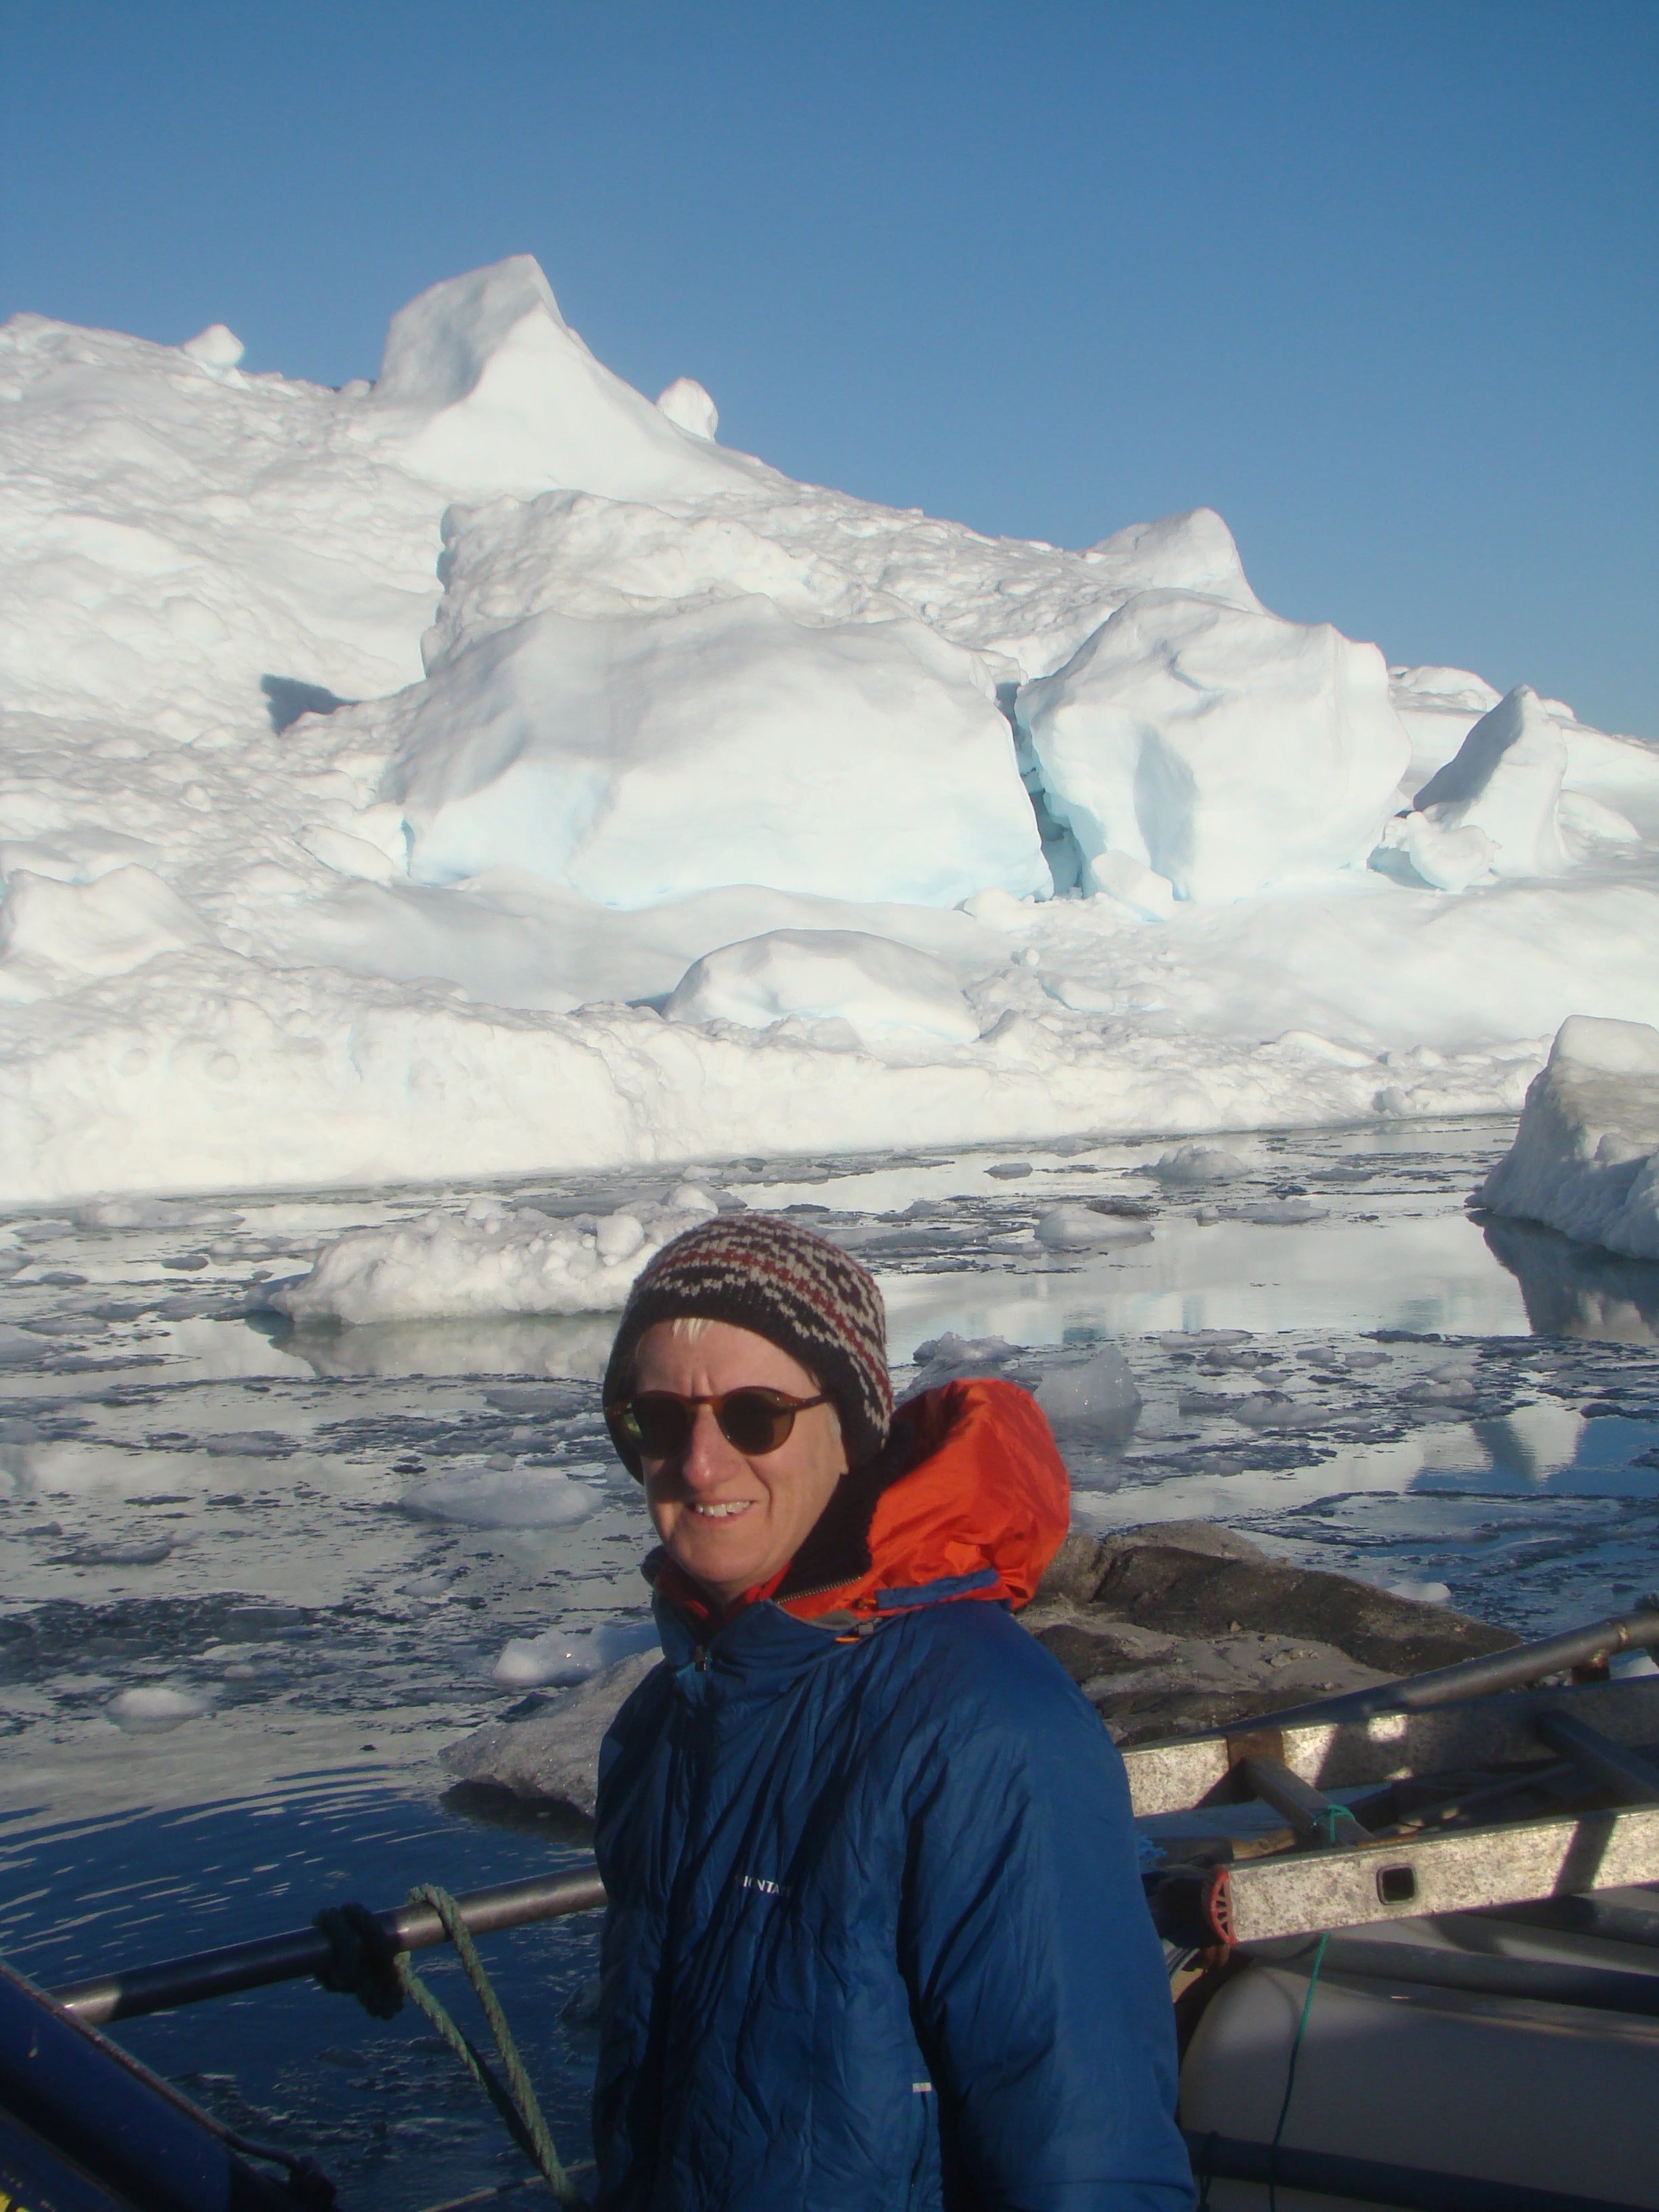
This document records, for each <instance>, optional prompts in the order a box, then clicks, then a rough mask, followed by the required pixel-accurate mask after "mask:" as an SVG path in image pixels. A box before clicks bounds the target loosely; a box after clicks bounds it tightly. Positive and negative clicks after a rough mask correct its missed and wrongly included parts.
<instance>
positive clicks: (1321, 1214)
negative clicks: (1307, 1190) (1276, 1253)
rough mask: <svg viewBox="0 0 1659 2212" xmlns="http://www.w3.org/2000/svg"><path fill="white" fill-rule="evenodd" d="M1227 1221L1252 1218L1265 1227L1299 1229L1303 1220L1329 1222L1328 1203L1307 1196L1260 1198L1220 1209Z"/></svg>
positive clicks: (1249, 1219)
mask: <svg viewBox="0 0 1659 2212" xmlns="http://www.w3.org/2000/svg"><path fill="white" fill-rule="evenodd" d="M1217 1212H1218V1213H1219V1214H1220V1216H1221V1218H1222V1219H1223V1220H1224V1221H1253V1222H1255V1224H1256V1225H1257V1226H1258V1227H1260V1228H1262V1229H1296V1228H1299V1227H1300V1226H1301V1225H1302V1224H1303V1223H1304V1221H1328V1220H1329V1219H1330V1214H1331V1209H1330V1208H1329V1206H1316V1205H1315V1204H1314V1203H1313V1201H1312V1200H1311V1199H1306V1198H1261V1199H1255V1200H1251V1201H1250V1202H1249V1204H1248V1205H1244V1206H1218V1208H1217Z"/></svg>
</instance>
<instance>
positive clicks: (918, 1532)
mask: <svg viewBox="0 0 1659 2212" xmlns="http://www.w3.org/2000/svg"><path fill="white" fill-rule="evenodd" d="M844 1487H845V1488H846V1490H847V1492H848V1501H847V1502H848V1507H849V1508H853V1509H854V1510H856V1509H857V1507H858V1505H859V1503H860V1493H862V1498H863V1499H864V1500H866V1501H867V1500H868V1499H869V1498H870V1496H871V1493H872V1491H873V1493H874V1496H873V1510H872V1511H870V1512H869V1514H868V1519H867V1522H866V1523H865V1526H864V1528H863V1529H862V1531H860V1530H859V1528H858V1527H857V1522H856V1520H854V1521H852V1522H850V1524H849V1521H848V1515H847V1514H846V1513H842V1514H836V1513H834V1512H829V1513H826V1514H825V1516H824V1521H823V1522H821V1523H820V1524H819V1528H817V1529H815V1530H814V1531H813V1533H812V1535H811V1536H810V1537H809V1538H808V1539H807V1541H806V1543H805V1545H804V1546H803V1547H802V1548H801V1551H800V1553H799V1554H798V1555H797V1557H796V1559H795V1560H794V1562H793V1565H791V1567H790V1569H789V1570H788V1571H787V1573H786V1574H785V1575H784V1576H783V1577H781V1580H780V1582H779V1583H778V1584H777V1585H776V1586H775V1590H774V1591H773V1592H772V1593H769V1595H775V1598H776V1601H777V1602H778V1604H780V1605H781V1606H782V1607H783V1608H784V1610H785V1611H786V1612H787V1613H793V1614H794V1616H795V1618H796V1619H797V1620H817V1619H818V1618H819V1617H820V1616H822V1615H823V1614H825V1613H854V1614H857V1615H860V1616H867V1615H871V1614H875V1613H894V1612H901V1611H904V1610H906V1609H907V1607H908V1605H927V1604H930V1603H935V1602H937V1601H939V1600H940V1599H945V1598H952V1597H976V1598H1000V1599H1006V1601H1008V1602H1009V1603H1010V1604H1012V1605H1015V1606H1021V1605H1024V1604H1025V1603H1026V1602H1027V1601H1028V1600H1029V1599H1030V1597H1031V1596H1032V1595H1034V1594H1035V1592H1036V1586H1037V1583H1038V1582H1039V1580H1040V1579H1041V1577H1042V1571H1043V1569H1044V1568H1045V1567H1046V1566H1047V1565H1048V1562H1049V1560H1050V1559H1053V1558H1054V1553H1056V1552H1057V1551H1058V1550H1059V1549H1060V1545H1061V1544H1062V1543H1063V1542H1064V1541H1065V1537H1066V1528H1067V1526H1068V1524H1069V1521H1070V1516H1071V1485H1070V1482H1069V1480H1068V1479H1067V1476H1066V1468H1065V1464H1064V1462H1062V1460H1061V1459H1060V1454H1059V1452H1058V1450H1057V1449H1055V1446H1054V1437H1053V1435H1052V1433H1051V1432H1050V1430H1049V1427H1048V1422H1047V1421H1046V1420H1045V1419H1043V1417H1042V1413H1040V1412H1039V1411H1038V1409H1037V1405H1036V1400H1035V1399H1034V1398H1032V1397H1031V1395H1030V1393H1029V1392H1027V1391H1024V1390H1021V1389H1018V1388H1017V1387H1016V1386H1015V1385H1014V1384H1013V1383H994V1382H963V1383H945V1385H944V1386H943V1387H942V1388H941V1389H937V1390H928V1391H926V1392H924V1393H923V1395H921V1397H920V1398H913V1399H912V1400H911V1401H910V1402H909V1403H908V1405H905V1406H901V1407H899V1409H898V1411H897V1413H896V1414H895V1416H894V1419H893V1430H892V1435H891V1437H890V1440H889V1443H888V1446H887V1449H886V1450H885V1451H884V1453H883V1455H882V1457H881V1459H880V1461H879V1462H878V1463H877V1466H876V1467H875V1468H873V1469H871V1470H868V1471H865V1470H860V1473H859V1474H857V1475H854V1476H850V1477H848V1480H847V1483H846V1485H845V1486H844ZM858 1517H859V1518H862V1515H861V1514H860V1515H859V1516H858ZM836 1520H839V1521H840V1522H841V1523H842V1526H841V1527H840V1528H830V1527H827V1526H826V1524H829V1523H831V1522H833V1521H836ZM821 1534H822V1535H823V1538H824V1539H825V1540H826V1541H819V1539H820V1536H821ZM860 1534H861V1538H862V1541H859V1538H860ZM815 1554H817V1555H818V1556H817V1557H815ZM837 1554H839V1557H837V1556H836V1555H837ZM837 1569H841V1570H843V1571H842V1572H841V1574H840V1578H839V1579H836V1580H831V1581H829V1582H824V1581H823V1580H821V1579H820V1577H821V1576H822V1575H823V1574H824V1573H829V1574H830V1575H835V1574H836V1571H837ZM792 1585H793V1589H792Z"/></svg>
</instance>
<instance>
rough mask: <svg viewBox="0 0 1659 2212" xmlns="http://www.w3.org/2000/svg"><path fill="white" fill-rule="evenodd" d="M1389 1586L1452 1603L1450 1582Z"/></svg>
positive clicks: (1422, 1600)
mask: <svg viewBox="0 0 1659 2212" xmlns="http://www.w3.org/2000/svg"><path fill="white" fill-rule="evenodd" d="M1389 1589H1391V1590H1392V1591H1393V1593H1394V1595H1395V1596H1396V1597H1409V1598H1415V1599H1416V1601H1417V1602H1418V1603H1419V1605H1449V1604H1450V1603H1451V1584H1450V1583H1417V1582H1410V1581H1407V1582H1396V1583H1389ZM1656 1671H1659V1670H1656Z"/></svg>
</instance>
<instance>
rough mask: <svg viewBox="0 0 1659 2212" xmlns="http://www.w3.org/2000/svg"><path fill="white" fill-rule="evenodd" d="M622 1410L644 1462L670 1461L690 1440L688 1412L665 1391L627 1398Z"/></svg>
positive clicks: (683, 1403) (690, 1415)
mask: <svg viewBox="0 0 1659 2212" xmlns="http://www.w3.org/2000/svg"><path fill="white" fill-rule="evenodd" d="M626 1410H627V1412H628V1413H629V1417H630V1419H631V1422H632V1425H633V1430H634V1433H635V1437H637V1438H638V1440H639V1449H640V1450H641V1451H642V1452H643V1453H644V1455H645V1456H646V1457H647V1459H672V1458H673V1457H674V1455H675V1454H676V1453H677V1452H683V1451H684V1449H685V1447H686V1445H687V1443H689V1442H690V1437H691V1422H692V1418H693V1416H692V1409H691V1407H690V1406H688V1405H686V1404H685V1402H684V1400H682V1399H679V1398H676V1397H673V1396H672V1395H670V1393H669V1392H667V1391H660V1392H659V1391H655V1390H651V1391H647V1393H646V1395H644V1396H643V1397H642V1398H631V1399H629V1402H628V1407H627V1409H626Z"/></svg>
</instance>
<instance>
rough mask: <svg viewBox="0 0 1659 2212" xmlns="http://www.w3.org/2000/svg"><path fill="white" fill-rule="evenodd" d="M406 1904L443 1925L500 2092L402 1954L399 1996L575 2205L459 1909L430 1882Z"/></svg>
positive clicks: (563, 2200) (561, 2196)
mask: <svg viewBox="0 0 1659 2212" xmlns="http://www.w3.org/2000/svg"><path fill="white" fill-rule="evenodd" d="M407 1901H408V1902H409V1903H410V1905H430V1906H431V1907H432V1910H433V1911H435V1913H436V1914H437V1916H438V1917H439V1919H440V1920H441V1922H442V1923H443V1929H444V1933H445V1935H447V1936H448V1938H449V1940H450V1942H452V1943H453V1945H454V1946H455V1949H456V1952H457V1954H458V1955H459V1959H460V1961H461V1965H462V1966H464V1967H465V1970H466V1978H467V1979H468V1981H470V1982H471V1984H472V1992H473V1995H474V1996H476V1997H477V2000H478V2003H479V2005H480V2007H481V2008H483V2016H484V2018H485V2019H486V2020H487V2021H489V2032H490V2033H491V2035H492V2036H494V2038H495V2048H496V2051H498V2052H499V2054H500V2057H501V2068H502V2070H503V2072H504V2073H505V2074H506V2075H507V2081H506V2084H505V2086H503V2085H502V2083H501V2082H500V2081H497V2080H496V2078H495V2074H494V2073H493V2072H492V2071H491V2069H490V2068H489V2064H488V2063H486V2061H485V2059H484V2057H483V2053H482V2052H481V2051H479V2049H478V2047H477V2045H476V2044H475V2043H474V2042H473V2041H472V2039H471V2037H470V2036H468V2035H466V2034H465V2033H463V2032H462V2030H461V2029H460V2028H459V2027H457V2026H456V2024H455V2022H454V2021H453V2020H452V2019H451V2018H450V2016H449V2015H448V2013H447V2011H446V2010H445V2009H444V2007H443V2005H442V2004H441V2002H440V2001H439V1999H438V1998H437V1997H435V1996H434V1995H433V1993H432V1991H431V1990H429V1989H428V1987H427V1985H426V1984H425V1983H424V1982H423V1981H422V1979H421V1978H420V1976H419V1975H418V1974H417V1973H416V1971H415V1969H414V1968H413V1966H410V1963H409V1960H408V1956H407V1954H404V1953H403V1952H399V1953H398V1954H397V1974H398V1981H399V1983H400V1984H402V1986H403V1990H404V1994H405V1995H406V1996H409V1997H410V1998H412V1999H413V2001H414V2002H415V2003H416V2005H417V2006H418V2007H419V2008H420V2009H421V2010H422V2012H423V2013H424V2014H425V2015H426V2017H427V2018H428V2020H429V2021H431V2023H432V2025H433V2027H435V2028H436V2029H437V2031H438V2033H439V2034H440V2035H441V2036H442V2038H443V2039H444V2041H445V2042H446V2043H447V2045H449V2047H450V2049H451V2050H452V2051H453V2052H454V2054H455V2056H456V2057H458V2058H459V2060H460V2062H461V2063H462V2065H463V2066H465V2069H466V2070H467V2072H468V2073H469V2074H470V2075H471V2076H472V2078H473V2080H474V2081H476V2082H477V2085H478V2087H480V2088H481V2089H482V2090H483V2093H484V2094H485V2096H487V2097H488V2098H489V2101H490V2103H491V2104H492V2105H493V2106H495V2110H496V2112H498V2113H499V2114H500V2115H501V2119H502V2121H503V2122H504V2124H505V2125H506V2127H507V2133H508V2134H509V2135H510V2136H512V2138H513V2142H515V2143H517V2145H518V2146H519V2148H520V2150H521V2151H522V2152H523V2153H524V2154H525V2156H526V2158H527V2159H528V2160H530V2162H531V2164H532V2166H535V2167H536V2169H537V2171H538V2172H539V2173H540V2174H541V2175H542V2177H543V2178H544V2180H545V2181H546V2183H547V2185H548V2187H549V2188H550V2190H551V2191H552V2192H553V2196H554V2198H555V2200H556V2203H560V2204H564V2205H580V2203H581V2201H582V2199H581V2197H580V2194H579V2193H578V2191H577V2189H576V2185H575V2184H574V2181H572V2180H571V2179H570V2177H569V2175H568V2173H567V2172H565V2170H564V2167H563V2166H562V2165H561V2164H560V2162H559V2154H558V2152H557V2151H556V2149H555V2148H554V2147H553V2138H552V2136H551V2135H550V2133H549V2132H548V2127H547V2123H546V2121H545V2120H544V2119H543V2118H542V2110H541V2106H539V2105H538V2103H537V2101H536V2092H535V2090H534V2088H533V2087H532V2085H531V2080H530V2076H529V2075H528V2074H527V2073H526V2071H525V2066H524V2061H523V2060H522V2059H521V2058H520V2056H519V2046H518V2045H517V2044H516V2043H515V2042H514V2041H513V2031H512V2029H511V2028H510V2027H508V2026H507V2015H506V2014H505V2013H504V2012H503V2011H502V2010H501V2000H500V1999H499V1998H498V1997H497V1996H496V1995H495V1990H494V1989H493V1988H492V1987H491V1986H490V1981H489V1975H488V1974H487V1973H486V1972H484V1963H483V1960H482V1959H481V1958H480V1957H479V1956H478V1947H477V1944H476V1943H474V1942H473V1941H472V1938H471V1935H470V1934H469V1933H468V1932H467V1926H466V1923H465V1920H464V1919H463V1918H462V1917H461V1909H460V1907H459V1905H457V1903H456V1902H455V1899H453V1897H452V1896H451V1895H450V1893H449V1892H448V1891H447V1889H440V1888H439V1887H437V1886H436V1885H435V1883H432V1882H422V1885H421V1886H420V1887H419V1888H418V1889H411V1890H410V1893H409V1897H408V1900H407Z"/></svg>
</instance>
